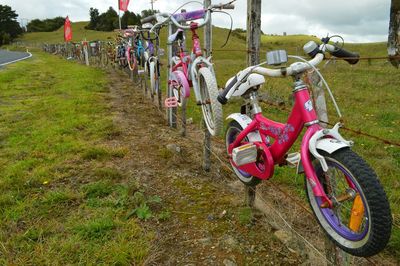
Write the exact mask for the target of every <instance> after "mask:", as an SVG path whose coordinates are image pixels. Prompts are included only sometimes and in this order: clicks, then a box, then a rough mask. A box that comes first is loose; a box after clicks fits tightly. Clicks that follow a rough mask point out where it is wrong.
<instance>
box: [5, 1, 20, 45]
mask: <svg viewBox="0 0 400 266" xmlns="http://www.w3.org/2000/svg"><path fill="white" fill-rule="evenodd" d="M17 17H18V15H17V13H15V11H14V10H12V9H11V7H10V6H6V5H0V46H1V45H3V44H9V43H10V42H11V41H12V40H13V39H15V38H16V37H17V36H18V35H20V34H21V33H22V32H23V30H22V28H21V26H20V25H19V23H18V21H17Z"/></svg>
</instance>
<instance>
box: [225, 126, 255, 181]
mask: <svg viewBox="0 0 400 266" xmlns="http://www.w3.org/2000/svg"><path fill="white" fill-rule="evenodd" d="M242 131H243V128H242V127H241V126H240V125H239V123H238V122H236V121H235V120H232V121H230V122H229V124H228V127H227V129H226V132H225V145H226V150H227V152H228V146H229V144H230V143H232V142H233V141H234V140H235V139H236V136H237V135H238V134H239V133H240V132H242ZM245 140H247V138H246V139H245ZM231 166H232V169H233V171H234V172H235V174H236V176H237V177H238V178H239V180H240V181H241V182H242V183H243V184H245V185H246V186H256V185H257V184H259V183H260V182H261V179H259V178H257V177H255V176H251V175H245V174H244V173H242V172H241V171H240V170H238V169H237V168H236V167H235V166H234V165H233V164H231Z"/></svg>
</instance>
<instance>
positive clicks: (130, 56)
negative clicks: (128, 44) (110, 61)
mask: <svg viewBox="0 0 400 266" xmlns="http://www.w3.org/2000/svg"><path fill="white" fill-rule="evenodd" d="M126 59H127V61H128V67H129V69H130V70H131V71H134V70H135V69H136V67H137V60H136V57H135V55H134V54H132V50H131V49H129V50H128V52H127V53H126Z"/></svg>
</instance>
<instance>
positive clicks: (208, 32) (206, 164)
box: [203, 0, 212, 171]
mask: <svg viewBox="0 0 400 266" xmlns="http://www.w3.org/2000/svg"><path fill="white" fill-rule="evenodd" d="M210 5H211V0H204V8H207V7H209V6H210ZM211 19H212V18H210V21H209V22H208V23H207V24H206V25H205V27H204V48H205V53H206V54H205V57H209V56H211V55H212V50H211V49H212V22H211ZM203 128H204V141H203V169H204V171H210V168H211V159H210V157H211V134H210V132H209V131H208V129H207V126H206V122H205V121H204V118H203Z"/></svg>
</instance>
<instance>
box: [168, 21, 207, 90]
mask: <svg viewBox="0 0 400 266" xmlns="http://www.w3.org/2000/svg"><path fill="white" fill-rule="evenodd" d="M197 25H198V24H197V23H194V22H192V23H191V31H192V40H193V46H192V54H194V55H195V58H197V57H199V56H202V50H201V45H200V38H199V36H198V35H197V33H196V30H197ZM185 57H188V55H186V53H185V52H184V51H183V49H182V47H180V49H179V59H180V60H179V63H178V64H176V65H174V66H173V67H172V72H173V73H174V74H175V76H179V79H180V81H178V83H180V84H181V85H182V86H183V87H182V90H183V92H182V93H181V95H182V97H183V98H189V97H190V88H191V87H192V86H193V85H192V81H191V80H190V79H189V69H188V67H189V62H188V60H190V58H191V57H189V58H187V60H185ZM180 68H181V69H180ZM183 77H184V78H185V79H186V82H184V81H183ZM169 83H170V84H172V80H170V81H169Z"/></svg>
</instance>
